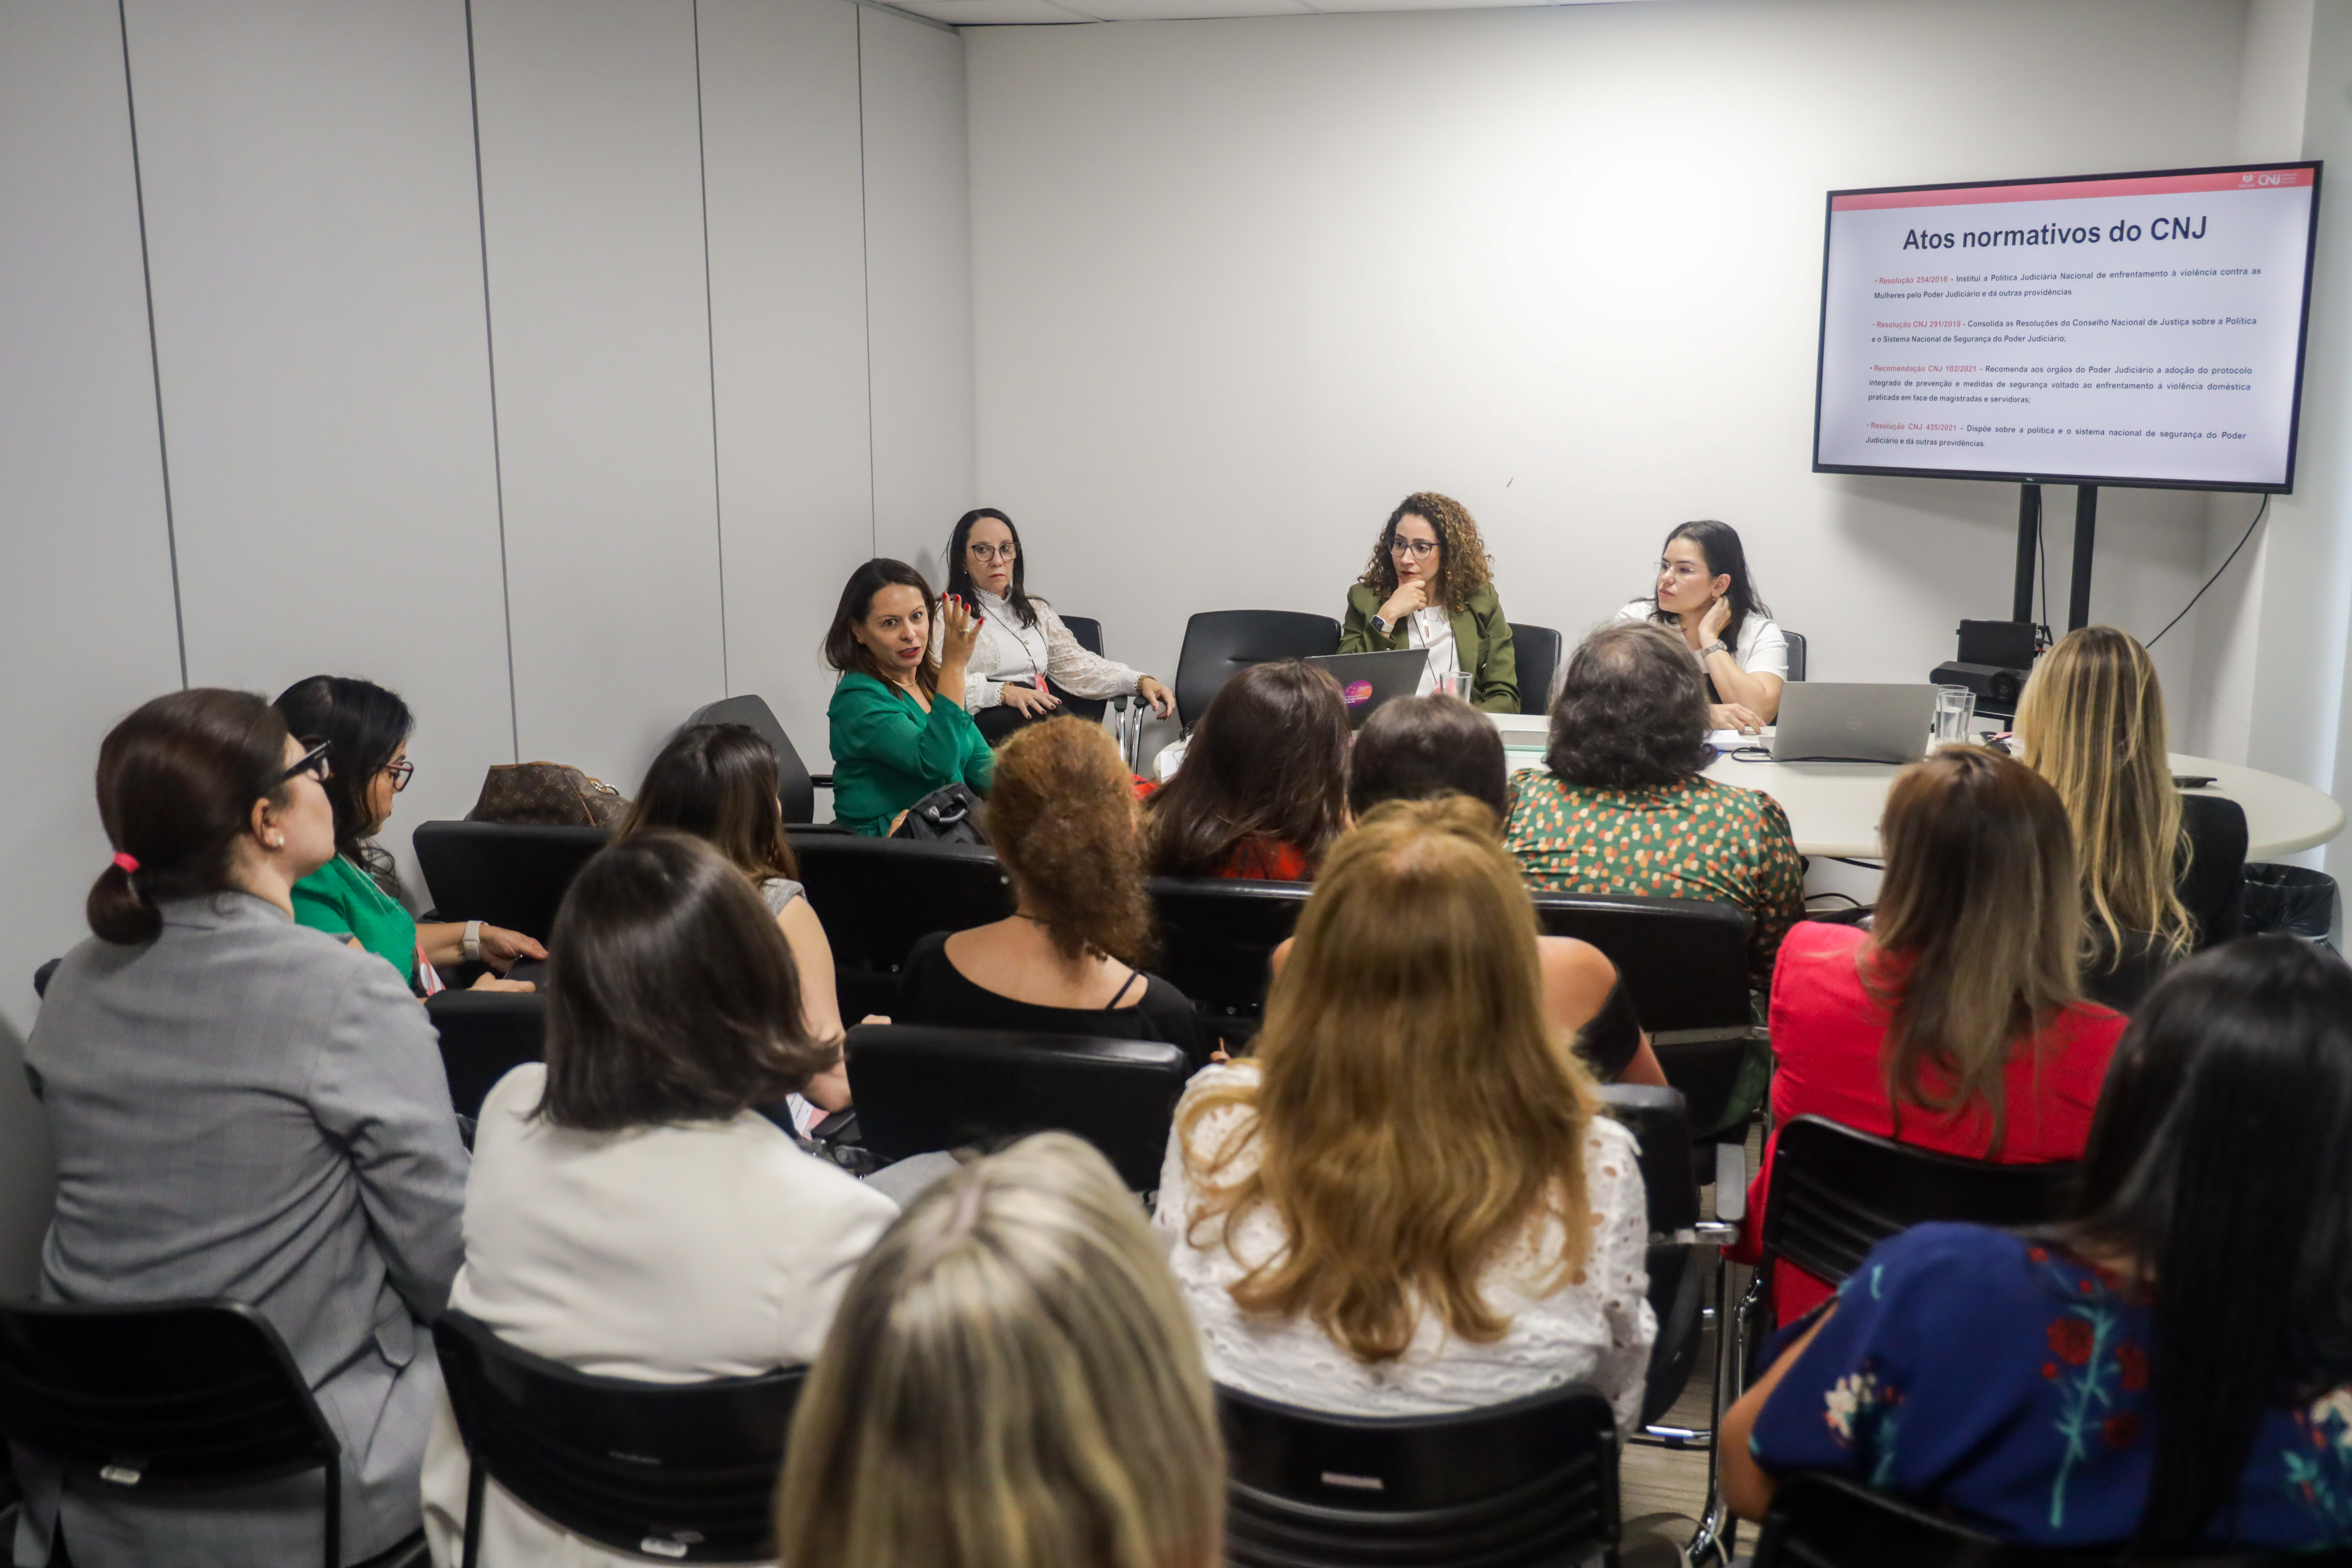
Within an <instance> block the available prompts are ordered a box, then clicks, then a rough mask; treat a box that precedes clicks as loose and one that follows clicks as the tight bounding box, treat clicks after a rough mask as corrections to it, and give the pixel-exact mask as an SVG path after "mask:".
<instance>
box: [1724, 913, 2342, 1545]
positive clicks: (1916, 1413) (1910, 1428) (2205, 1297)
mask: <svg viewBox="0 0 2352 1568" xmlns="http://www.w3.org/2000/svg"><path fill="white" fill-rule="evenodd" d="M2347 1125H2352V971H2347V969H2346V968H2345V967H2344V965H2343V964H2342V963H2340V962H2339V961H2337V959H2336V957H2335V955H2334V954H2332V953H2326V952H2319V951H2317V950H2315V949H2314V948H2313V947H2311V946H2310V945H2308V944H2305V943H2303V942H2296V941H2294V940H2292V939H2289V938H2283V937H2268V938H2256V939H2253V940H2251V941H2248V942H2237V943H2233V944H2231V945H2230V946H2228V947H2224V948H2221V949H2220V950H2218V951H2216V952H2210V953H2208V954H2206V955H2205V956H2203V957H2201V958H2199V959H2196V960H2195V961H2193V962H2191V963H2187V964H2184V965H2182V966H2181V968H2180V969H2179V970H2178V971H2177V972H2175V973H2173V975H2172V976H2171V977H2170V978H2169V979H2168V980H2166V981H2165V982H2164V983H2163V984H2161V985H2159V986H2158V988H2157V989H2156V991H2155V992H2154V993H2153V994H2151V995H2150V996H2149V997H2148V999H2147V1004H2146V1005H2145V1006H2143V1007H2142V1008H2141V1009H2140V1012H2139V1014H2138V1016H2137V1017H2136V1018H2135V1019H2134V1020H2133V1022H2132V1026H2131V1030H2130V1032H2129V1033H2128V1034H2127V1035H2126V1037H2124V1042H2123V1045H2122V1046H2121V1047H2120V1048H2119V1049H2118V1050H2117V1052H2116V1059H2115V1065H2114V1067H2113V1068H2111V1069H2110V1071H2109V1072H2108V1075H2107V1084H2106V1093H2105V1097H2104V1098H2103V1099H2102V1100H2101V1102H2100V1105H2099V1115H2098V1120H2097V1122H2096V1123H2095V1126H2094V1128H2093V1131H2092V1134H2091V1142H2090V1146H2089V1148H2088V1149H2087V1150H2086V1151H2085V1152H2084V1183H2083V1188H2082V1191H2081V1194H2080V1195H2079V1198H2078V1201H2077V1203H2076V1205H2075V1207H2074V1213H2073V1215H2072V1217H2071V1218H2069V1219H2068V1220H2067V1222H2066V1223H2064V1224H2063V1225H2060V1226H2053V1227H2052V1228H2051V1229H2049V1230H2047V1231H2045V1232H2042V1233H2041V1234H2038V1235H2024V1236H2020V1235H2015V1234H2012V1233H2011V1232H2007V1231H2000V1230H1992V1229H1988V1228H1986V1227H1984V1226H1973V1225H1927V1226H1919V1227H1917V1228H1916V1229H1914V1230H1911V1231H1907V1232H1906V1233H1905V1234H1903V1235H1901V1236H1897V1237H1892V1238H1890V1239H1889V1240H1886V1241H1885V1242H1882V1243H1880V1244H1879V1246H1878V1247H1876V1248H1875V1249H1874V1250H1873V1251H1872V1253H1871V1254H1870V1256H1869V1257H1868V1258H1866V1259H1865V1260H1864V1263H1863V1265H1862V1268H1860V1270H1859V1271H1857V1272H1856V1273H1855V1274H1854V1275H1853V1278H1852V1279H1849V1280H1847V1281H1846V1285H1845V1288H1844V1289H1843V1290H1842V1291H1841V1292H1840V1293H1839V1294H1838V1296H1837V1298H1836V1300H1835V1301H1834V1303H1833V1304H1832V1305H1831V1306H1830V1307H1828V1308H1827V1309H1825V1310H1824V1311H1823V1312H1822V1315H1821V1316H1820V1317H1819V1318H1818V1319H1817V1320H1816V1321H1814V1322H1812V1323H1811V1324H1810V1325H1805V1326H1802V1328H1801V1332H1800V1333H1798V1334H1797V1336H1796V1338H1795V1342H1794V1343H1793V1344H1792V1345H1791V1346H1790V1348H1789V1349H1788V1350H1787V1351H1786V1352H1784V1353H1782V1354H1781V1355H1780V1357H1779V1359H1778V1360H1777V1361H1775V1362H1773V1363H1772V1364H1771V1370H1770V1371H1769V1372H1768V1373H1765V1375H1764V1376H1763V1378H1762V1379H1760V1380H1759V1382H1758V1383H1757V1384H1756V1385H1755V1386H1754V1387H1753V1388H1751V1389H1750V1390H1749V1391H1748V1394H1747V1395H1746V1396H1745V1397H1744V1398H1742V1399H1741V1400H1740V1401H1739V1403H1738V1405H1736V1406H1734V1407H1733V1409H1732V1411H1731V1412H1730V1414H1729V1415H1727V1417H1726V1418H1725V1421H1724V1424H1723V1436H1722V1443H1721V1451H1722V1456H1723V1480H1724V1492H1725V1495H1726V1497H1727V1499H1728V1500H1730V1501H1731V1503H1732V1505H1733V1506H1734V1507H1735V1508H1737V1509H1738V1510H1739V1511H1740V1512H1741V1513H1742V1514H1744V1515H1746V1516H1747V1517H1748V1518H1749V1519H1760V1518H1762V1517H1763V1514H1764V1511H1765V1510H1766V1508H1767V1507H1768V1506H1769V1502H1770V1500H1771V1497H1772V1492H1773V1489H1774V1487H1775V1484H1776V1482H1777V1481H1778V1480H1779V1479H1781V1478H1785V1477H1787V1476H1788V1475H1790V1474H1791V1473H1792V1472H1795V1471H1798V1470H1828V1471H1832V1472H1835V1473H1838V1474H1842V1475H1845V1476H1849V1477H1852V1478H1853V1479H1857V1480H1860V1481H1863V1482H1865V1483H1867V1484H1869V1485H1871V1486H1874V1487H1877V1488H1879V1489H1883V1490H1885V1491H1889V1492H1893V1493H1895V1494H1896V1495H1897V1496H1900V1497H1903V1498H1905V1499H1907V1500H1910V1501H1912V1502H1915V1503H1917V1504H1920V1505H1922V1506H1924V1507H1927V1508H1928V1509H1932V1510H1935V1511H1937V1512H1938V1513H1945V1514H1950V1515H1955V1516H1958V1517H1961V1518H1964V1519H1967V1520H1969V1521H1972V1522H1975V1523H1977V1524H1979V1525H1981V1526H1983V1527H1985V1528H1987V1529H1989V1530H1990V1531H1994V1532H1996V1533H1998V1534H2000V1535H2002V1536H2005V1537H2008V1538H2010V1539H2012V1540H2017V1541H2023V1542H2035V1543H2040V1544H2047V1545H2051V1546H2076V1545H2084V1544H2088V1543H2093V1542H2100V1543H2123V1542H2128V1543H2129V1545H2130V1547H2131V1548H2132V1550H2133V1553H2134V1555H2135V1557H2138V1556H2140V1555H2141V1554H2145V1559H2146V1560H2147V1561H2158V1560H2160V1559H2163V1558H2167V1557H2172V1556H2176V1555H2179V1554H2183V1553H2186V1552H2194V1551H2200V1550H2203V1551H2210V1550H2213V1549H2215V1548H2216V1547H2220V1546H2231V1547H2241V1548H2245V1547H2251V1548H2270V1549H2286V1550H2290V1551H2298V1552H2299V1551H2308V1550H2315V1549H2324V1548H2343V1547H2347V1546H2352V1510H2347V1506H2346V1500H2347V1497H2352V1384H2347V1381H2346V1380H2347V1377H2352V1256H2347V1250H2346V1247H2347V1237H2352V1215H2347V1207H2346V1205H2347V1194H2352V1142H2347V1141H2346V1139H2345V1137H2344V1129H2345V1128H2346V1126H2347Z"/></svg>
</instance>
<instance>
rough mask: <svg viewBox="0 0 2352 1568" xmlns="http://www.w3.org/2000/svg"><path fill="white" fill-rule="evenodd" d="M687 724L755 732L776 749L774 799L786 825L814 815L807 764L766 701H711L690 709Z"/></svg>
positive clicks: (813, 788) (813, 787) (751, 698)
mask: <svg viewBox="0 0 2352 1568" xmlns="http://www.w3.org/2000/svg"><path fill="white" fill-rule="evenodd" d="M687 722H688V724H742V725H747V726H749V727H750V728H751V729H754V730H757V731H759V732H760V734H761V736H762V737H763V738H764V739H765V740H766V741H767V742H768V744H770V745H771V746H773V747H774V748H775V749H776V798H777V800H778V801H779V802H781V803H782V805H783V808H784V820H785V821H786V822H793V823H798V822H806V821H808V820H810V819H811V818H812V817H814V816H816V784H815V782H814V780H812V779H811V778H810V777H809V771H808V764H807V763H804V762H803V761H801V753H800V751H799V749H798V748H797V747H795V746H794V745H793V738H792V737H791V736H790V735H788V734H786V733H785V732H784V726H783V721H782V720H780V719H778V718H777V717H776V710H774V709H772V708H771V707H769V706H768V700H767V699H766V698H764V697H756V696H751V695H749V694H746V695H744V696H741V697H730V698H728V699H726V700H724V701H719V702H712V703H708V704H706V705H704V706H703V707H700V708H698V709H696V710H694V716H693V717H692V718H690V719H688V721H687Z"/></svg>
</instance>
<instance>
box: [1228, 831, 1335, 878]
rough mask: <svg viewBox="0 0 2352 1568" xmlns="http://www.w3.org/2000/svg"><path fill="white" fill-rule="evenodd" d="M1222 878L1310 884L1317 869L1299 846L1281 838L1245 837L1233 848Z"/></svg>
mask: <svg viewBox="0 0 2352 1568" xmlns="http://www.w3.org/2000/svg"><path fill="white" fill-rule="evenodd" d="M1217 875H1218V876H1220V877H1233V878H1238V879H1243V880H1245V881H1252V882H1311V881H1313V880H1314V879H1315V871H1314V868H1312V867H1310V866H1308V865H1307V854H1306V851H1304V850H1302V849H1300V848H1299V847H1298V846H1297V845H1296V844H1287V843H1285V842H1283V841H1282V840H1281V839H1278V838H1244V839H1243V840H1242V841H1241V842H1240V843H1239V844H1237V845H1235V846H1234V852H1233V854H1232V856H1231V857H1230V858H1227V859H1226V861H1225V863H1224V865H1223V868H1220V869H1219V870H1218V872H1217Z"/></svg>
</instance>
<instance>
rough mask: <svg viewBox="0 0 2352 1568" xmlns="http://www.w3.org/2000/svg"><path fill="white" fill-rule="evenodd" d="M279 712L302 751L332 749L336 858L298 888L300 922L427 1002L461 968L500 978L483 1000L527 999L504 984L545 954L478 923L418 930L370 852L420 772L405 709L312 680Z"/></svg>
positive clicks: (521, 985) (394, 701) (367, 691)
mask: <svg viewBox="0 0 2352 1568" xmlns="http://www.w3.org/2000/svg"><path fill="white" fill-rule="evenodd" d="M277 706H278V712H280V713H281V714H283V715H285V718H286V728H287V730H288V731H289V732H290V733H292V734H293V735H294V736H295V737H296V738H298V739H299V740H300V741H301V742H302V744H303V746H304V748H305V749H306V750H307V749H308V748H310V747H311V746H315V745H318V744H320V742H326V743H327V744H328V746H329V748H330V749H329V751H328V752H327V764H328V767H329V769H330V770H331V772H330V773H329V776H328V778H327V780H326V786H327V800H328V803H329V804H330V805H332V806H333V807H334V810H335V858H333V859H331V860H330V861H328V862H327V863H326V864H325V865H324V866H321V867H320V868H318V869H317V870H316V871H313V872H311V873H310V875H309V876H307V877H305V878H303V879H301V880H300V881H299V882H297V883H295V884H294V918H295V920H296V921H299V922H300V923H301V924H303V925H306V926H310V927H311V928H313V929H314V930H318V931H325V932H327V933H328V934H329V935H331V936H338V937H341V938H343V939H345V940H346V941H349V942H355V943H357V944H358V945H359V946H361V947H363V948H365V949H367V950H368V951H369V952H373V953H375V954H377V955H378V956H379V957H381V958H383V961H384V962H385V963H389V964H391V965H392V966H393V967H394V969H396V970H398V971H400V975H401V978H402V979H404V980H405V981H407V982H408V984H409V986H410V988H411V989H413V990H417V991H421V992H424V993H425V994H427V995H429V994H432V993H433V992H435V991H437V990H439V989H441V981H440V975H439V971H440V970H441V969H443V968H446V967H450V966H453V965H456V964H458V963H484V964H488V966H489V968H490V969H491V970H492V971H495V972H496V973H484V974H483V975H482V976H481V977H480V978H479V979H478V980H476V981H475V982H474V988H475V989H476V990H478V991H528V990H530V988H531V987H530V982H528V981H511V980H503V979H500V978H499V975H501V974H503V973H505V972H506V971H507V970H509V969H510V968H512V967H513V966H514V964H515V963H516V962H517V961H518V960H520V959H525V958H545V957H546V956H547V949H545V948H543V947H541V945H540V944H539V943H538V942H534V941H532V940H531V939H530V937H527V936H525V935H523V934H522V933H521V932H520V931H507V930H504V929H503V928H501V927H499V926H493V925H484V924H483V923H482V922H481V921H436V922H435V923H433V924H430V925H423V926H420V925H418V924H417V923H416V921H415V917H414V916H412V915H411V914H410V913H409V912H408V908H407V906H406V905H405V904H404V903H403V902H402V901H401V899H400V873H399V872H398V871H397V870H395V869H394V867H393V864H392V857H391V856H390V855H389V854H387V853H385V852H384V849H383V847H382V846H381V845H378V844H376V843H375V842H374V838H375V836H376V834H377V833H378V832H379V831H381V830H382V829H383V825H384V823H385V822H386V821H387V820H389V819H390V818H391V816H392V803H393V797H394V795H398V794H399V793H400V792H401V791H402V790H404V789H405V788H407V787H408V777H409V774H411V773H414V772H415V764H414V763H410V762H409V760H408V732H409V731H410V730H411V729H412V728H414V721H413V720H412V718H411V716H410V714H409V711H408V704H407V703H405V702H404V701H402V700H400V697H399V694H398V693H396V692H392V691H387V690H385V689H383V687H381V686H378V685H376V684H375V683H374V682H373V681H370V680H354V679H350V678H348V677H345V676H340V675H314V676H312V677H310V679H308V680H298V681H296V682H295V683H294V684H293V685H291V686H289V687H288V688H287V689H286V690H285V691H284V693H283V694H281V695H280V696H279V697H278V704H277Z"/></svg>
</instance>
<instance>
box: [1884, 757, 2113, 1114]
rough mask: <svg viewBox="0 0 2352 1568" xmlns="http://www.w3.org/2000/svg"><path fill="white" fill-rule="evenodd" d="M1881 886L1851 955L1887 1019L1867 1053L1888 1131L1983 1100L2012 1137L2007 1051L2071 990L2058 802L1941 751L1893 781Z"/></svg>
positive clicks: (2074, 937) (2073, 909)
mask: <svg viewBox="0 0 2352 1568" xmlns="http://www.w3.org/2000/svg"><path fill="white" fill-rule="evenodd" d="M1879 837H1880V839H1881V841H1882V842H1883V844H1884V845H1885V851H1886V875H1885V879H1884V880H1883V881H1882V882H1881V883H1880V884H1879V890H1878V913H1877V915H1876V916H1875V917H1874V920H1873V921H1872V925H1871V937H1870V941H1869V942H1868V943H1867V944H1865V945H1864V948H1863V950H1862V954H1861V957H1860V960H1859V962H1860V963H1861V966H1862V976H1863V980H1864V984H1866V985H1867V986H1868V987H1869V989H1870V991H1871V992H1872V994H1874V996H1875V997H1876V998H1877V999H1878V1000H1879V1002H1880V1004H1881V1005H1884V1006H1885V1007H1886V1008H1887V1009H1888V1010H1889V1012H1890V1013H1891V1015H1892V1016H1891V1020H1890V1022H1889V1023H1888V1026H1887V1029H1886V1043H1885V1048H1884V1049H1883V1050H1882V1051H1881V1052H1880V1054H1879V1065H1880V1068H1881V1069H1882V1071H1883V1072H1884V1074H1885V1085H1886V1098H1887V1102H1888V1104H1889V1106H1890V1107H1891V1108H1892V1109H1893V1110H1894V1112H1895V1119H1896V1121H1897V1123H1898V1124H1899V1123H1900V1121H1901V1120H1902V1112H1903V1107H1904V1106H1905V1105H1906V1104H1907V1105H1915V1106H1917V1107H1918V1108H1920V1109H1921V1110H1927V1111H1930V1112H1934V1113H1936V1114H1938V1115H1951V1114H1954V1113H1957V1112H1959V1111H1962V1110H1965V1109H1966V1108H1968V1107H1969V1106H1971V1105H1976V1104H1981V1105H1983V1106H1984V1107H1985V1109H1986V1110H1988V1111H1989V1112H1990V1116H1991V1119H1992V1141H1991V1149H1992V1151H1993V1152H1996V1153H1997V1152H1999V1151H2000V1144H2001V1140H2002V1138H2003V1136H2004V1134H2005V1133H2006V1131H2007V1129H2008V1120H2007V1118H2008V1110H2009V1108H2008V1106H2007V1105H2006V1104H2005V1103H2004V1099H2005V1097H2004V1095H2003V1092H2002V1087H2003V1077H2002V1075H2003V1074H2004V1072H2005V1071H2006V1069H2007V1068H2008V1066H2009V1060H2010V1056H2011V1053H2012V1052H2013V1051H2015V1050H2018V1049H2021V1048H2022V1049H2039V1048H2040V1037H2041V1032H2042V1030H2043V1029H2044V1028H2046V1027H2047V1026H2049V1024H2050V1022H2051V1020H2052V1018H2053V1016H2055V1015H2056V1014H2057V1013H2058V1011H2059V1010H2060V1009H2061V1008H2063V1007H2064V1006H2066V1005H2068V1004H2069V1003H2072V1002H2074V1001H2076V1000H2077V999H2078V998H2079V997H2080V996H2081V994H2082V979H2081V971H2080V967H2079V965H2080V949H2081V944H2082V933H2083V904H2082V899H2081V896H2080V895H2079V894H2078V893H2077V892H2076V890H2075V887H2074V836H2073V833H2072V832H2071V830H2070V829H2069V828H2068V827H2067V826H2066V808H2065V807H2064V806H2063V805H2061V804H2060V803H2059V800H2058V792H2057V791H2055V790H2053V789H2052V788H2051V787H2050V785H2049V784H2046V783H2045V782H2043V780H2042V776H2041V775H2040V774H2039V773H2035V772H2034V771H2033V770H2032V768H2029V767H2027V766H2026V765H2025V764H2024V763H2021V762H2018V761H2016V760H2015V759H2013V758H2011V757H2008V756H2004V755H2002V754H2001V753H2000V752H1992V751H1988V750H1986V749H1985V748H1984V747H1982V746H1946V747H1944V748H1943V749H1942V750H1941V751H1939V752H1937V753H1936V754H1935V755H1934V756H1932V757H1930V758H1928V759H1927V761H1926V762H1924V763H1915V764H1913V765H1912V766H1910V767H1907V768H1906V769H1904V770H1903V772H1902V773H1899V774H1897V775H1896V777H1895V787H1894V788H1893V789H1892V790H1890V791H1889V792H1888V793H1887V796H1886V812H1885V817H1884V819H1883V820H1882V821H1881V823H1880V825H1879Z"/></svg>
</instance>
